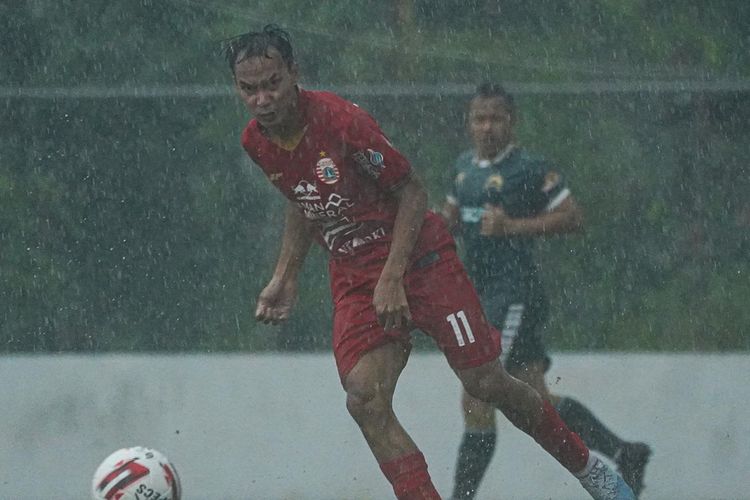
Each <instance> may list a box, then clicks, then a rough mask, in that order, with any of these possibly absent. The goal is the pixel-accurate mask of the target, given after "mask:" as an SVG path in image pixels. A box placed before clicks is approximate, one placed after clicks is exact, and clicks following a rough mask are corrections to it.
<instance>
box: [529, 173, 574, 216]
mask: <svg viewBox="0 0 750 500" xmlns="http://www.w3.org/2000/svg"><path fill="white" fill-rule="evenodd" d="M534 175H535V176H536V177H537V179H536V182H535V183H534V184H535V185H537V186H539V193H538V195H539V197H540V198H541V200H542V205H543V207H542V209H543V210H544V211H545V212H552V211H553V210H554V209H556V208H557V207H558V206H559V205H560V204H561V203H562V202H563V201H565V199H566V198H568V197H569V196H570V189H569V188H568V187H567V186H566V184H565V179H564V178H563V175H562V173H561V172H560V169H559V168H558V167H557V165H555V164H553V163H550V162H548V161H538V162H536V165H535V168H534Z"/></svg>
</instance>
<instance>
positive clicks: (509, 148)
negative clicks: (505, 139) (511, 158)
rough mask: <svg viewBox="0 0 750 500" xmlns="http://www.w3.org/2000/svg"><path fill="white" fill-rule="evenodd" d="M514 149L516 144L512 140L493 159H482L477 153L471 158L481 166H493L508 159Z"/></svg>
mask: <svg viewBox="0 0 750 500" xmlns="http://www.w3.org/2000/svg"><path fill="white" fill-rule="evenodd" d="M514 149H516V145H515V144H514V143H512V142H511V143H510V144H508V145H507V146H505V149H503V150H502V151H500V152H499V153H498V154H497V156H495V157H494V158H493V159H491V160H480V159H479V158H477V155H476V153H475V154H474V157H473V158H472V159H471V162H472V163H473V164H474V165H476V166H477V167H479V168H487V167H491V166H492V165H497V164H498V163H500V162H501V161H503V160H504V159H506V158H507V157H508V155H509V154H510V153H511V152H512V151H513V150H514Z"/></svg>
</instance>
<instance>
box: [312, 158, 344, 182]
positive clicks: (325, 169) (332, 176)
mask: <svg viewBox="0 0 750 500" xmlns="http://www.w3.org/2000/svg"><path fill="white" fill-rule="evenodd" d="M315 174H316V175H317V176H318V179H320V180H321V181H323V182H325V183H326V184H335V183H337V182H338V181H339V169H338V168H336V164H335V163H333V160H332V159H330V158H321V159H320V160H318V164H317V166H316V167H315Z"/></svg>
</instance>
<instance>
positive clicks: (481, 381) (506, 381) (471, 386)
mask: <svg viewBox="0 0 750 500" xmlns="http://www.w3.org/2000/svg"><path fill="white" fill-rule="evenodd" d="M460 376H461V382H462V383H463V386H464V389H465V390H466V392H467V393H468V394H469V395H470V396H472V397H474V398H476V399H478V400H480V401H484V402H494V401H497V400H498V398H499V397H502V396H503V394H505V393H506V392H507V391H508V390H510V388H511V384H510V375H508V373H507V372H506V371H505V370H504V369H503V368H502V367H501V366H500V365H496V364H492V365H489V364H488V365H484V366H480V367H477V368H472V369H471V370H465V371H464V372H462V373H461V375H460Z"/></svg>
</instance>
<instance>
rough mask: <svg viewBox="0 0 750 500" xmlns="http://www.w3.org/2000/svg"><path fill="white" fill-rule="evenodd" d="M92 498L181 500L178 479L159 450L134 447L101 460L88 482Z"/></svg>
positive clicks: (112, 499)
mask: <svg viewBox="0 0 750 500" xmlns="http://www.w3.org/2000/svg"><path fill="white" fill-rule="evenodd" d="M91 492H92V498H93V499H94V500H180V496H181V495H182V488H181V486H180V478H179V477H178V476H177V471H176V470H175V468H174V466H173V465H172V464H171V462H170V461H169V460H168V459H167V457H165V456H164V455H163V454H162V453H160V452H158V451H156V450H153V449H151V448H144V447H141V446H136V447H133V448H122V449H119V450H117V451H116V452H114V453H112V454H111V455H110V456H108V457H107V458H105V459H104V461H103V462H102V463H101V465H99V467H98V468H97V469H96V472H95V473H94V480H93V481H92V483H91Z"/></svg>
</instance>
